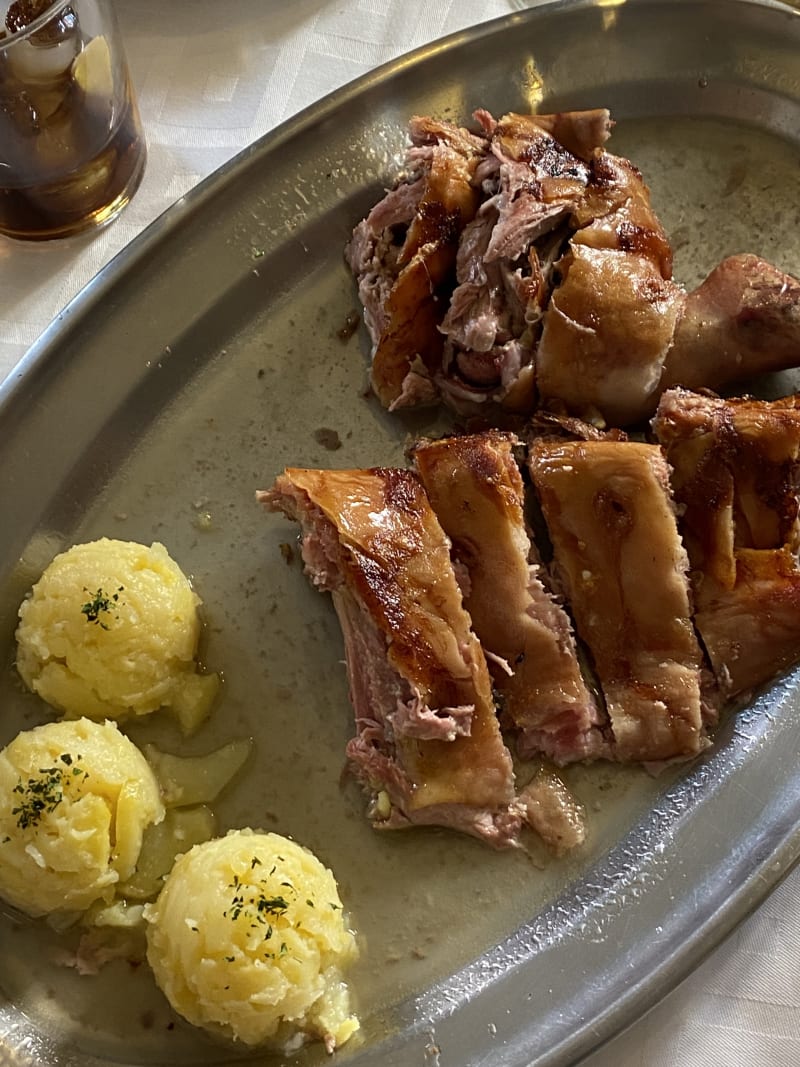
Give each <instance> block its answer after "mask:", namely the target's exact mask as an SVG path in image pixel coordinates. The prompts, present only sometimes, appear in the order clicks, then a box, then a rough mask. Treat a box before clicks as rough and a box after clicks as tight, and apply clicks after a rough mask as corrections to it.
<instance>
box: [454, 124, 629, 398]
mask: <svg viewBox="0 0 800 1067" xmlns="http://www.w3.org/2000/svg"><path fill="white" fill-rule="evenodd" d="M475 117H476V118H477V119H479V120H480V122H481V124H482V126H483V128H484V132H485V133H486V135H487V137H488V138H489V153H488V155H487V157H486V159H485V160H484V161H483V162H481V164H480V165H479V167H478V168H477V170H476V180H480V181H481V187H482V191H483V193H484V194H485V196H486V198H485V199H484V200H483V202H482V204H481V206H480V208H479V209H478V213H477V215H476V217H475V218H474V219H473V221H472V222H470V223H469V224H468V225H467V226H466V227H465V229H464V232H463V234H462V235H461V240H460V243H459V248H458V258H457V278H458V286H457V287H456V289H455V291H454V292H453V295H452V298H451V301H450V307H449V309H448V311H447V314H446V315H445V317H444V320H443V322H442V326H441V330H442V333H443V334H444V335H445V337H446V339H447V342H446V344H445V348H444V363H443V366H442V367H441V369H440V371H439V373H438V374H437V375H436V379H437V384H438V387H439V389H440V391H441V393H442V395H443V397H444V399H445V400H446V401H448V402H449V403H450V404H451V405H452V406H454V407H456V408H459V407H461V406H463V404H464V403H465V402H468V403H471V404H474V403H483V402H485V401H487V400H491V401H494V402H496V403H499V404H502V405H503V407H506V408H509V409H511V410H515V411H530V410H531V408H532V407H533V404H534V399H535V388H534V379H535V375H534V351H535V348H536V344H537V342H538V340H539V333H540V329H541V319H542V314H543V312H544V309H545V307H546V305H547V301H548V300H549V298H550V290H551V288H552V284H553V266H554V263H555V261H556V260H557V258H558V256H559V255H560V252H561V248H562V245H563V243H564V241H565V240H566V238H567V236H568V235H569V225H570V220H571V219H572V217H573V215H574V212H575V209H576V207H577V205H578V204H579V203H580V202H581V200H582V198H583V197H584V195H585V193H586V188H587V184H588V182H589V178H590V168H589V166H588V161H589V160H590V159H591V158H592V156H593V154H594V153H595V151H596V150H597V149H598V147H599V146H600V145H602V144H603V143H604V141H605V140H606V139H607V138H608V135H609V131H610V128H611V124H610V118H609V114H608V112H607V111H591V112H565V113H563V114H559V115H517V114H514V113H510V114H508V115H504V116H503V117H502V118H501V119H499V120H498V121H497V122H495V120H494V119H493V118H492V117H491V115H489V114H488V112H485V111H479V112H476V116H475ZM566 145H569V146H570V147H569V148H568V147H566Z"/></svg>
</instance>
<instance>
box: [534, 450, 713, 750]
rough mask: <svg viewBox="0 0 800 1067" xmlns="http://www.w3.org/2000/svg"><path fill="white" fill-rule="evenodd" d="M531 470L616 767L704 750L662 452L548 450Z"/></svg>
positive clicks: (685, 591) (682, 561) (685, 592)
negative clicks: (601, 699) (600, 696)
mask: <svg viewBox="0 0 800 1067" xmlns="http://www.w3.org/2000/svg"><path fill="white" fill-rule="evenodd" d="M529 466H530V472H531V477H532V479H533V482H534V485H535V487H536V490H537V492H538V494H539V500H540V503H541V507H542V511H543V513H544V517H545V520H546V522H547V527H548V531H549V534H550V538H551V541H552V543H553V552H554V565H555V568H556V571H557V573H558V575H559V577H560V580H561V583H562V585H563V588H564V591H565V594H566V596H567V600H568V602H569V604H570V607H571V609H572V614H573V617H574V619H575V626H576V629H577V632H578V636H579V637H580V638H581V639H582V640H583V641H584V642H585V643H586V645H587V646H588V649H589V651H590V653H591V655H592V657H593V661H594V667H595V670H596V672H597V676H598V679H599V681H600V684H601V685H602V688H603V693H604V695H605V700H606V707H607V710H608V714H609V717H610V720H611V726H612V729H613V734H614V754H615V755H616V757H617V758H618V759H620V760H646V761H650V760H652V761H659V760H666V759H674V758H680V757H690V756H693V755H695V754H696V753H698V752H699V751H700V750H701V749H702V748H703V747H705V745H706V744H707V742H706V739H705V733H704V727H703V720H702V711H701V700H700V667H701V663H702V655H701V651H700V648H699V645H698V643H697V639H696V637H695V633H694V629H693V627H692V621H691V610H690V603H689V586H688V581H687V577H686V571H687V566H688V565H687V559H686V553H685V551H684V548H683V546H682V544H681V541H680V538H679V536H678V530H677V525H676V520H675V513H674V509H673V506H672V502H671V497H670V488H669V471H668V467H667V464H666V461H665V460H664V458H663V455H662V453H661V449H660V448H659V447H658V446H657V445H647V444H639V443H636V442H628V441H597V440H594V441H574V442H569V441H553V440H548V439H540V440H537V441H534V442H533V444H532V446H531V451H530V457H529Z"/></svg>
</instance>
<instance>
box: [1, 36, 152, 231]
mask: <svg viewBox="0 0 800 1067" xmlns="http://www.w3.org/2000/svg"><path fill="white" fill-rule="evenodd" d="M63 22H64V23H65V25H64V26H62V25H61V24H59V25H57V26H56V27H55V29H54V30H53V31H50V36H49V37H45V36H44V35H43V34H40V35H39V36H40V38H43V43H42V42H41V41H39V42H37V41H36V40H35V39H34V41H33V44H31V45H28V44H20V45H17V44H16V43H15V44H14V45H13V46H12V49H11V50H8V51H7V52H6V53H3V52H0V233H4V234H6V235H8V236H11V237H19V238H25V239H28V240H46V239H48V238H54V237H64V236H67V235H69V234H72V233H77V232H79V231H80V230H84V229H88V228H90V227H97V226H99V225H102V224H103V223H104V222H106V221H108V220H110V219H111V218H113V217H114V216H115V215H116V214H117V213H118V212H119V211H120V210H121V208H122V207H124V205H125V204H127V202H128V201H129V200H130V198H131V197H132V196H133V194H134V192H135V191H136V188H137V187H138V185H139V182H140V180H141V177H142V173H143V171H144V164H145V158H146V149H145V143H144V136H143V134H142V128H141V123H140V120H139V115H138V111H137V108H136V104H135V102H134V100H133V97H132V95H131V92H130V88H129V83H128V82H127V79H125V80H124V82H122V83H120V82H119V81H118V82H117V83H116V84H114V83H113V82H112V80H111V73H110V67H109V66H108V64H106V69H107V71H108V73H107V75H106V77H107V78H108V84H107V86H106V88H107V91H106V92H102V91H101V92H97V91H95V90H94V89H93V88H92V87H91V86H90V88H89V90H88V91H87V88H86V86H85V85H82V84H80V79H79V78H78V77H77V76H76V75H75V68H74V63H73V60H74V56H75V55H77V54H78V53H79V52H80V51H81V49H82V48H83V49H85V48H86V44H87V42H86V41H84V40H82V38H81V36H80V28H79V27H78V26H77V24H76V22H75V21H74V20H73V21H71V22H68V21H67V20H63ZM97 42H100V50H102V48H103V46H104V42H103V41H102V38H95V39H94V40H93V41H91V42H89V43H90V44H95V45H96V43H97ZM23 48H25V49H27V51H22V49H23ZM59 50H60V52H59ZM96 50H97V49H96ZM106 54H108V53H107V50H106Z"/></svg>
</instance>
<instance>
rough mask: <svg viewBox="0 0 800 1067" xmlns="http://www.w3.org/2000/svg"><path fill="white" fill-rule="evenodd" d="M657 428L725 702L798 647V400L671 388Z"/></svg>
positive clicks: (698, 620)
mask: <svg viewBox="0 0 800 1067" xmlns="http://www.w3.org/2000/svg"><path fill="white" fill-rule="evenodd" d="M653 429H654V431H655V433H656V436H657V437H658V439H659V441H660V442H661V443H662V445H663V446H664V448H665V449H666V453H667V458H668V460H669V462H670V464H671V465H672V468H673V474H672V482H673V488H674V492H675V499H676V501H677V502H678V504H679V506H680V509H681V518H680V525H681V530H682V533H683V539H684V543H685V545H686V548H687V551H688V553H689V560H690V564H691V568H692V571H691V577H692V586H693V591H694V601H695V607H696V612H695V624H696V626H697V629H698V632H699V634H700V636H701V638H702V641H703V643H704V645H705V648H706V651H707V653H708V656H709V658H710V660H711V663H712V666H713V668H714V672H715V675H716V678H717V683H718V685H719V689H720V694H721V696H724V697H733V696H736V695H738V694H741V693H746V692H748V691H749V690H751V689H752V688H754V687H755V686H758V685H761V684H763V683H765V682H767V681H769V680H770V679H771V678H772V677H773V676H774V675H775V674H776V673H778V672H779V671H781V670H784V669H785V668H786V667H788V666H789V665H790V664H792V663H794V662H796V660H797V649H798V647H800V567H798V560H797V552H798V547H799V546H800V525H799V524H798V498H797V493H798V487H799V486H800V398H798V397H787V398H786V399H784V400H777V401H772V402H768V401H763V400H753V399H750V398H745V399H731V400H722V399H720V398H718V397H712V396H700V395H698V394H696V393H690V392H688V391H686V390H683V389H670V390H669V391H667V392H666V393H665V394H664V396H663V397H662V399H661V403H660V404H659V407H658V412H657V414H656V417H655V419H654V420H653Z"/></svg>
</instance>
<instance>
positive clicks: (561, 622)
mask: <svg viewBox="0 0 800 1067" xmlns="http://www.w3.org/2000/svg"><path fill="white" fill-rule="evenodd" d="M515 443H516V442H515V438H514V437H513V435H511V434H507V433H501V432H498V431H488V432H486V433H481V434H468V435H464V436H461V437H448V438H443V439H441V440H438V441H422V442H420V443H418V444H417V445H416V446H415V448H414V453H413V454H414V462H415V464H416V467H417V470H418V471H419V475H420V477H421V479H422V481H423V484H424V485H425V489H426V490H427V493H428V497H429V499H430V501H431V504H432V506H433V509H434V511H435V512H436V514H437V516H438V518H439V521H440V522H441V524H442V527H443V528H444V530H445V532H446V533H447V535H448V537H450V539H451V541H452V543H453V551H454V553H455V556H456V559H457V560H458V561H459V562H460V563H461V564H463V565H464V566H465V567H466V569H467V572H468V576H469V582H468V593H467V594H466V595H465V599H464V603H465V606H466V608H467V610H468V611H469V613H470V616H471V617H472V624H473V627H474V630H475V633H476V635H477V636H478V638H479V640H480V641H481V644H482V645H483V648H484V650H485V651H486V652H487V653H490V654H491V655H490V656H489V657H488V658H489V667H490V670H491V671H492V675H493V678H494V685H495V689H496V690H497V691H498V692H499V693H500V694H501V699H502V706H503V710H504V717H505V719H506V721H507V722H508V723H509V725H511V726H513V727H514V728H515V729H516V731H518V742H517V744H518V749H519V751H520V754H521V755H523V756H524V757H526V758H527V757H530V756H533V755H535V754H545V755H547V756H549V757H550V758H551V759H552V760H553V761H554V762H556V763H568V762H571V761H573V760H581V759H586V758H588V757H591V756H596V755H599V754H601V753H602V752H603V751H604V747H605V742H604V739H603V736H602V733H601V731H600V729H599V724H600V716H599V713H598V709H597V704H596V702H595V700H594V697H593V696H592V694H591V693H590V692H589V690H588V689H587V687H586V684H585V682H584V680H583V677H582V675H581V671H580V667H579V666H578V660H577V656H576V651H575V639H574V637H573V633H572V626H571V624H570V621H569V617H568V616H567V614H566V612H565V611H564V609H563V608H562V607H561V606H560V604H559V603H558V602H557V600H556V598H555V597H554V596H553V593H552V591H551V590H550V589H549V588H548V586H547V585H546V584H545V582H546V575H545V572H544V570H543V568H542V566H541V561H540V559H539V557H538V554H537V552H536V550H535V548H534V546H533V545H532V543H531V540H530V538H529V536H528V531H527V529H526V525H525V518H524V512H523V506H524V487H523V484H522V478H521V476H520V472H519V468H518V467H517V464H516V461H515V458H514V445H515Z"/></svg>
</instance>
